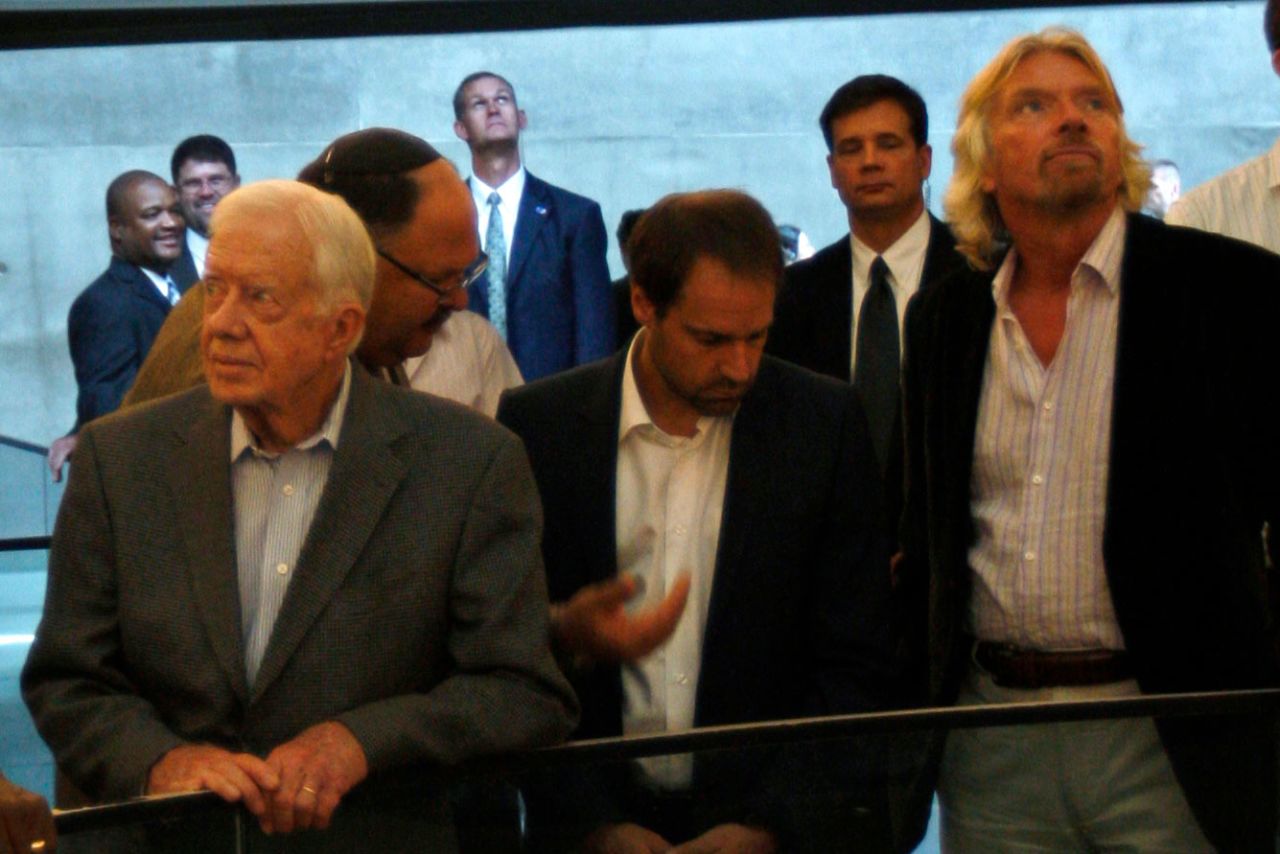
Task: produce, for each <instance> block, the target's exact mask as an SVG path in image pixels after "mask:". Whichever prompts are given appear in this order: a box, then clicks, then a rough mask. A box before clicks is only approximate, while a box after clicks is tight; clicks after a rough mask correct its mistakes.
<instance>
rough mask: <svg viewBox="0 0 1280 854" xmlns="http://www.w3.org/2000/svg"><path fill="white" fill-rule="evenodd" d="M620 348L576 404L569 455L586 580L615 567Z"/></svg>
mask: <svg viewBox="0 0 1280 854" xmlns="http://www.w3.org/2000/svg"><path fill="white" fill-rule="evenodd" d="M626 362H627V350H625V349H624V350H622V351H621V352H620V353H618V354H617V355H616V356H614V358H613V359H612V360H611V361H610V362H609V363H608V365H607V366H602V369H601V370H599V372H598V377H599V380H600V382H599V383H597V384H596V386H595V388H593V389H592V390H591V392H590V393H589V394H588V395H587V396H586V397H585V399H584V400H583V401H582V403H581V405H580V406H579V408H578V418H579V430H580V436H579V438H580V441H581V446H580V447H581V451H580V453H578V454H577V455H576V456H574V457H573V458H572V462H573V464H574V465H575V466H577V469H576V472H575V474H574V479H575V481H576V482H577V483H578V485H579V489H580V491H581V503H580V505H579V506H581V507H582V508H583V514H582V521H583V523H584V524H583V525H582V528H581V531H582V537H583V540H584V542H585V546H584V551H585V552H586V558H587V566H589V567H591V568H592V570H593V571H594V573H595V574H594V576H593V577H592V578H590V579H588V580H589V581H593V582H594V581H603V580H604V579H606V578H611V577H613V576H614V575H617V572H618V524H617V518H618V514H617V495H616V492H617V479H618V423H619V420H620V418H621V414H622V372H623V370H624V368H625V367H626Z"/></svg>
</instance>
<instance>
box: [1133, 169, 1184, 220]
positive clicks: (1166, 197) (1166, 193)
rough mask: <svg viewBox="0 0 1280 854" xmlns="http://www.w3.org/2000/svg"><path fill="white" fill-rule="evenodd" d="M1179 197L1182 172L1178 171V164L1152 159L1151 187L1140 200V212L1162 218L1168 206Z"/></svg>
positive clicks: (1180, 194) (1171, 205)
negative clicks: (1145, 196) (1143, 198)
mask: <svg viewBox="0 0 1280 854" xmlns="http://www.w3.org/2000/svg"><path fill="white" fill-rule="evenodd" d="M1181 197H1182V173H1181V172H1179V171H1178V164H1177V163H1174V162H1173V161H1172V160H1154V161H1152V163H1151V189H1149V190H1147V198H1146V199H1145V200H1144V201H1143V202H1142V212H1143V213H1144V214H1146V215H1147V216H1153V217H1155V218H1156V219H1164V215H1165V214H1167V213H1168V212H1169V208H1171V207H1173V203H1174V202H1176V201H1177V200H1178V199H1179V198H1181Z"/></svg>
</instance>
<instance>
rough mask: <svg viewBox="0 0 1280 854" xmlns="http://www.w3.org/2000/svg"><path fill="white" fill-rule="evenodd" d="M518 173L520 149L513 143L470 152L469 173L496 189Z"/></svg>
mask: <svg viewBox="0 0 1280 854" xmlns="http://www.w3.org/2000/svg"><path fill="white" fill-rule="evenodd" d="M519 171H520V147H519V145H518V144H517V143H516V142H515V141H512V142H510V143H503V144H501V145H492V146H488V147H486V148H477V149H474V150H473V151H472V152H471V172H472V174H474V175H475V176H476V177H477V178H479V179H480V180H481V181H484V182H485V183H486V184H488V185H489V186H490V187H493V188H495V189H497V188H498V187H501V186H502V185H503V184H505V183H506V181H507V179H508V178H510V177H511V176H512V175H514V174H516V173H517V172H519Z"/></svg>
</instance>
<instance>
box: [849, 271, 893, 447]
mask: <svg viewBox="0 0 1280 854" xmlns="http://www.w3.org/2000/svg"><path fill="white" fill-rule="evenodd" d="M857 348H858V349H857V364H856V366H855V368H854V376H853V385H854V387H855V388H856V389H858V393H859V394H860V395H861V396H862V404H863V406H865V407H866V410H867V422H868V426H870V428H871V444H872V445H873V446H874V448H875V452H876V458H877V459H878V461H879V463H880V471H881V472H884V471H885V466H886V464H887V462H888V456H889V452H890V450H889V449H890V447H891V446H892V442H893V431H894V429H895V428H896V426H897V418H898V406H899V401H898V370H899V366H898V305H897V300H895V299H894V297H893V287H892V286H891V285H890V284H889V265H888V264H886V263H885V262H884V259H883V258H880V257H878V256H877V258H876V260H875V261H873V262H872V264H871V276H870V285H869V287H868V288H867V293H866V296H864V297H863V298H862V308H861V309H859V311H858V344H857Z"/></svg>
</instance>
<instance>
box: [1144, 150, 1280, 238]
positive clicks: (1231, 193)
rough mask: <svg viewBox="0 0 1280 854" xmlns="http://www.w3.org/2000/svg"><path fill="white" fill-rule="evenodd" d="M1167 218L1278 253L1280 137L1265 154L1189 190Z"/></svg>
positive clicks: (1166, 219) (1279, 225)
mask: <svg viewBox="0 0 1280 854" xmlns="http://www.w3.org/2000/svg"><path fill="white" fill-rule="evenodd" d="M1165 222H1167V223H1169V224H1170V225H1189V226H1191V227H1192V228H1198V229H1200V230H1202V231H1212V232H1215V233H1217V234H1225V235H1226V236H1227V237H1234V238H1237V239H1239V240H1247V241H1248V242H1250V243H1253V244H1255V245H1257V246H1261V247H1262V248H1264V249H1270V250H1271V251H1272V252H1280V139H1277V140H1276V143H1275V145H1273V146H1271V150H1270V151H1268V152H1267V153H1266V154H1263V155H1262V156H1261V157H1255V158H1254V159H1253V160H1250V161H1248V162H1247V163H1243V164H1241V165H1240V166H1237V167H1236V168H1235V169H1232V170H1231V171H1230V172H1226V173H1224V174H1222V175H1219V176H1218V177H1217V178H1214V179H1213V180H1211V181H1206V182H1205V183H1203V184H1201V185H1200V186H1198V187H1196V188H1195V189H1193V190H1191V191H1190V192H1189V193H1187V194H1186V195H1185V196H1183V197H1182V198H1181V199H1179V200H1178V201H1177V202H1175V203H1174V205H1173V207H1172V208H1170V209H1169V214H1168V216H1166V217H1165Z"/></svg>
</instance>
